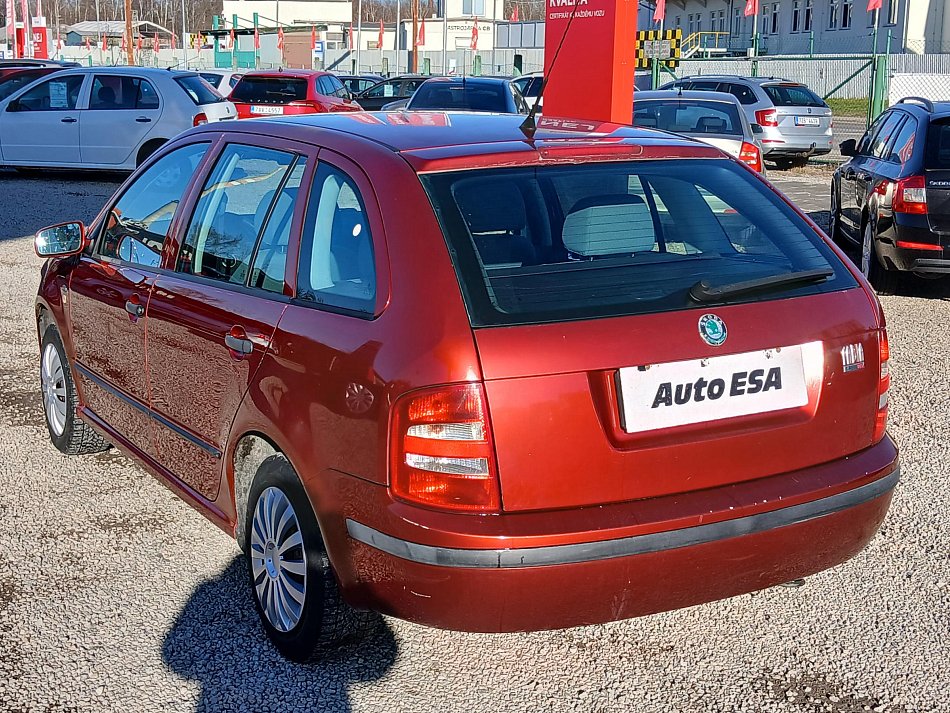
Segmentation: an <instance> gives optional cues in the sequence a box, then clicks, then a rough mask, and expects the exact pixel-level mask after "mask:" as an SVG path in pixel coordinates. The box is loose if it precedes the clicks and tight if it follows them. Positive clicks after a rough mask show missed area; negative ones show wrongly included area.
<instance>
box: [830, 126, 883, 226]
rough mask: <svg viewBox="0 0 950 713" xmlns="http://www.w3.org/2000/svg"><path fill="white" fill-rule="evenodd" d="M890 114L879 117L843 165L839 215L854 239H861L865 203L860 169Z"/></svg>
mask: <svg viewBox="0 0 950 713" xmlns="http://www.w3.org/2000/svg"><path fill="white" fill-rule="evenodd" d="M890 114H891V112H887V113H885V114H882V115H881V116H879V117H878V118H877V120H876V121H875V122H874V123H873V124H872V125H871V128H869V129H868V130H867V133H865V134H864V136H862V137H861V140H860V141H859V142H858V144H857V147H856V149H855V155H854V156H852V157H851V158H850V160H848V162H847V163H845V164H844V165H843V166H842V167H841V173H840V176H841V178H840V183H839V186H838V201H839V206H840V207H839V212H838V215H839V217H840V219H841V226H842V228H843V229H844V230H845V232H846V233H847V234H848V235H849V236H850V237H851V238H852V239H854V240H860V239H861V234H860V233H861V210H862V208H863V204H862V203H860V202H859V201H858V189H857V176H858V171H863V170H865V167H866V163H867V161H868V158H869V157H870V155H871V144H872V142H873V140H874V138H875V136H877V134H878V132H879V131H880V130H881V128H882V127H883V126H884V123H885V122H886V121H887V120H888V117H889V116H890Z"/></svg>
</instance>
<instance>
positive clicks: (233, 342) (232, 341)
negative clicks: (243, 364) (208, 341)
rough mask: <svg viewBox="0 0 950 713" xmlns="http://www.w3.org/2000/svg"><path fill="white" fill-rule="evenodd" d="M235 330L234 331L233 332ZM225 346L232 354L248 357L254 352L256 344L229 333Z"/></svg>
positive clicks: (225, 338) (226, 335)
mask: <svg viewBox="0 0 950 713" xmlns="http://www.w3.org/2000/svg"><path fill="white" fill-rule="evenodd" d="M233 331H235V330H232V332H233ZM224 344H225V346H227V348H228V349H230V350H231V351H232V352H235V353H236V354H241V355H247V354H250V353H252V352H253V351H254V342H252V341H251V340H250V339H248V338H247V336H246V335H245V336H244V337H239V336H236V335H234V334H231V333H228V334H225V335H224Z"/></svg>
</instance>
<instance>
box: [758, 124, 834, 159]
mask: <svg viewBox="0 0 950 713" xmlns="http://www.w3.org/2000/svg"><path fill="white" fill-rule="evenodd" d="M761 141H762V150H763V151H764V152H765V155H766V156H771V157H772V158H776V157H778V156H789V157H793V156H823V155H824V154H827V153H831V149H832V146H833V142H834V134H832V133H831V132H828V133H825V134H812V135H805V136H797V135H795V133H794V132H782V131H779V130H776V129H774V128H767V129H766V130H765V133H764V134H763V135H762V137H761Z"/></svg>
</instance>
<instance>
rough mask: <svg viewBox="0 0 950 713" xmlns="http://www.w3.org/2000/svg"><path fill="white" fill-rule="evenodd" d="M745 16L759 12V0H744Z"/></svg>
mask: <svg viewBox="0 0 950 713" xmlns="http://www.w3.org/2000/svg"><path fill="white" fill-rule="evenodd" d="M744 14H745V16H746V17H749V16H750V15H758V14H759V0H745V13H744Z"/></svg>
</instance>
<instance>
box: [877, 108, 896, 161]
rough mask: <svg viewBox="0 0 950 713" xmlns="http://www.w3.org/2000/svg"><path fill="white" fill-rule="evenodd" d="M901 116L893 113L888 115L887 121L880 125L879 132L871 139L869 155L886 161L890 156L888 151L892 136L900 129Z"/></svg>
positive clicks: (892, 140) (891, 143) (892, 139)
mask: <svg viewBox="0 0 950 713" xmlns="http://www.w3.org/2000/svg"><path fill="white" fill-rule="evenodd" d="M902 119H903V116H901V114H899V113H898V112H896V111H894V112H891V113H890V114H888V116H887V119H886V120H885V121H884V123H883V124H882V125H881V129H880V131H878V132H877V133H876V134H875V135H874V138H873V139H871V146H870V151H869V153H870V154H871V156H874V157H875V158H883V159H886V158H887V157H888V156H889V155H890V149H891V146H892V145H893V142H894V135H895V134H896V133H897V129H898V128H899V127H900V123H901V120H902Z"/></svg>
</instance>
